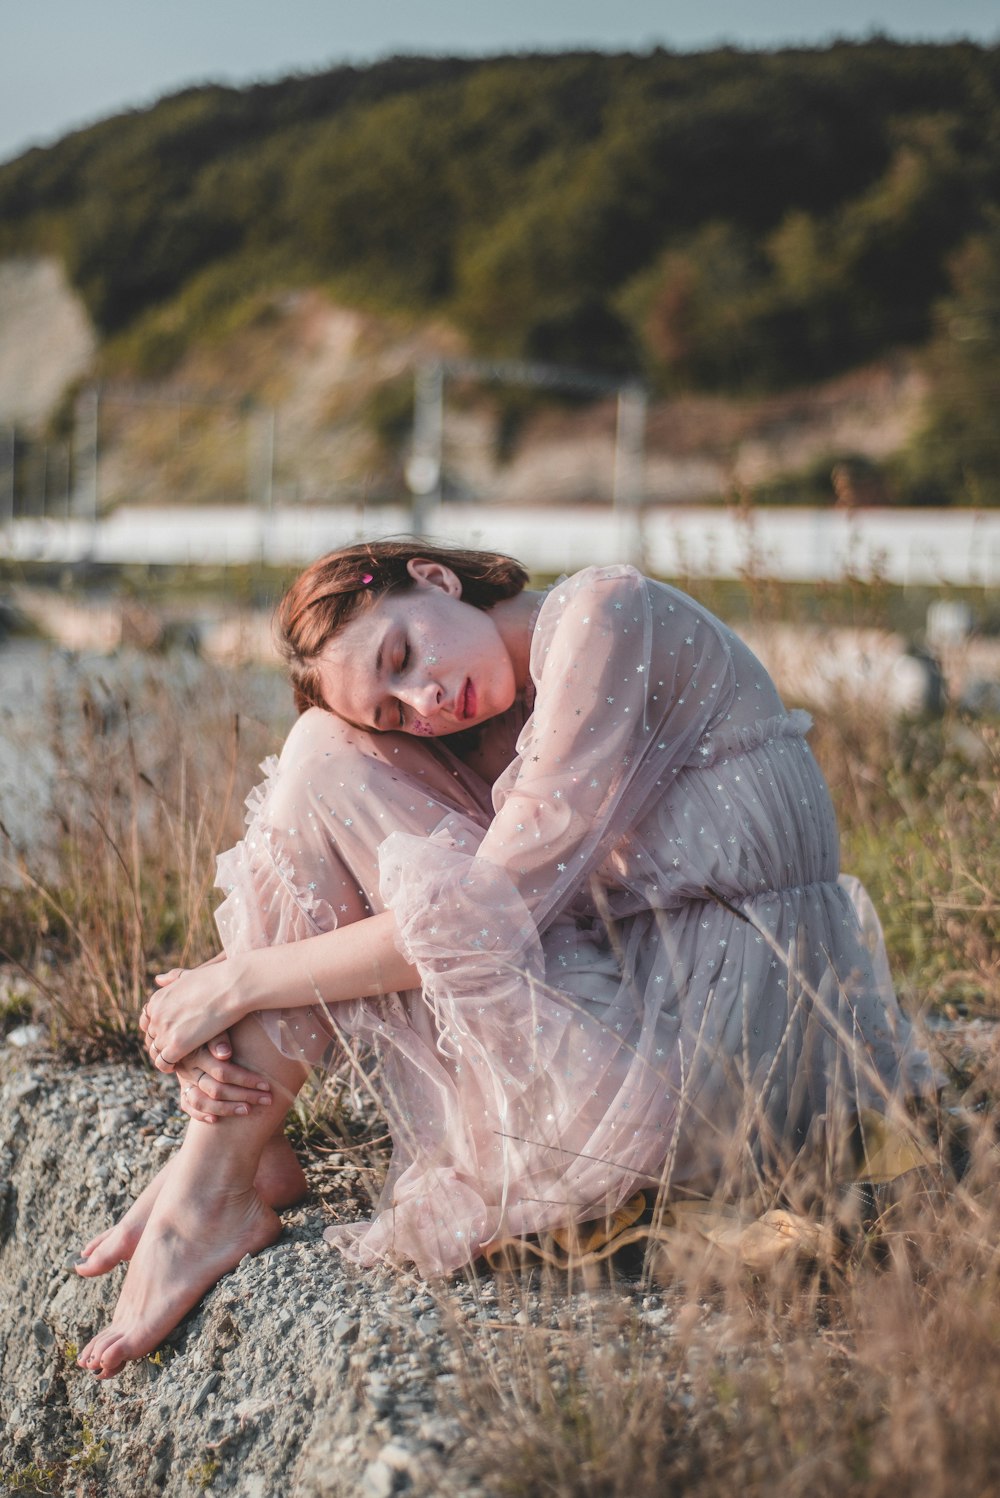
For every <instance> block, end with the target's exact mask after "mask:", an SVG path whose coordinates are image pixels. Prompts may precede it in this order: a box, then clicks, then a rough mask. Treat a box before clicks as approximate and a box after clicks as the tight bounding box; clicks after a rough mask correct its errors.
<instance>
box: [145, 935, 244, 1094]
mask: <svg viewBox="0 0 1000 1498" xmlns="http://www.w3.org/2000/svg"><path fill="white" fill-rule="evenodd" d="M238 966H239V964H238V961H237V960H235V959H232V958H226V957H223V956H220V957H215V958H213V959H212V961H211V962H206V963H204V964H203V965H202V966H201V967H197V968H190V969H186V968H173V969H171V971H170V972H169V973H160V974H159V975H158V976H157V979H156V981H157V983H158V984H159V989H158V991H157V992H156V993H152V994H150V996H149V998H148V999H147V1000H146V1003H145V1004H144V1005H143V1009H142V1013H141V1014H140V1016H139V1028H140V1030H142V1032H143V1034H144V1036H145V1038H146V1050H147V1051H148V1052H149V1058H150V1060H151V1061H152V1063H153V1065H154V1066H155V1067H156V1069H157V1070H158V1071H162V1072H173V1071H176V1069H177V1065H178V1063H179V1062H181V1061H183V1060H184V1059H185V1057H189V1056H191V1054H192V1053H193V1052H194V1051H197V1050H199V1049H200V1048H201V1047H202V1046H205V1045H207V1044H208V1042H210V1041H215V1042H216V1043H217V1044H216V1058H217V1059H223V1058H224V1053H225V1051H226V1050H227V1049H229V1041H228V1037H226V1036H225V1035H224V1033H223V1032H224V1031H226V1030H227V1029H228V1028H229V1026H230V1025H232V1024H235V1023H236V1021H237V1020H240V1019H242V1018H243V1016H244V1014H246V1013H248V1012H249V1008H250V1006H249V1005H247V1004H246V1003H245V1002H243V1001H242V1000H241V998H240V994H239V987H240V985H239V979H238ZM230 1053H231V1052H230ZM206 1070H207V1068H206Z"/></svg>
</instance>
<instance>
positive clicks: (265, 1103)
mask: <svg viewBox="0 0 1000 1498" xmlns="http://www.w3.org/2000/svg"><path fill="white" fill-rule="evenodd" d="M257 1102H258V1103H259V1104H260V1106H261V1107H262V1108H270V1106H271V1094H270V1093H269V1092H266V1093H265V1094H264V1096H263V1097H259V1098H258V1099H257Z"/></svg>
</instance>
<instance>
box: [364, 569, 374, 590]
mask: <svg viewBox="0 0 1000 1498" xmlns="http://www.w3.org/2000/svg"><path fill="white" fill-rule="evenodd" d="M374 576H375V574H374V572H365V573H363V574H362V577H361V581H362V583H363V584H364V586H365V587H366V588H367V586H368V584H369V583H370V582H371V580H372V578H373V577H374Z"/></svg>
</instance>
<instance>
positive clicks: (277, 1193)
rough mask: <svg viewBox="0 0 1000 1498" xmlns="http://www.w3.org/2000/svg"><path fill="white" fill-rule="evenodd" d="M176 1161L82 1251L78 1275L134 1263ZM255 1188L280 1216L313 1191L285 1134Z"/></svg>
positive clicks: (268, 1150) (272, 1146)
mask: <svg viewBox="0 0 1000 1498" xmlns="http://www.w3.org/2000/svg"><path fill="white" fill-rule="evenodd" d="M176 1159H177V1156H176V1155H174V1156H172V1157H171V1159H169V1160H168V1161H167V1163H166V1165H164V1167H163V1169H162V1170H160V1171H158V1172H157V1174H156V1175H155V1176H154V1177H153V1179H152V1180H151V1181H150V1183H149V1185H148V1186H147V1187H146V1189H145V1190H144V1191H143V1192H142V1193H141V1194H140V1195H139V1196H137V1197H136V1199H135V1201H134V1202H133V1203H132V1205H131V1206H130V1207H129V1209H128V1211H127V1212H126V1213H125V1216H124V1217H122V1218H121V1219H120V1220H119V1221H118V1222H116V1223H115V1224H114V1226H113V1227H110V1228H105V1229H104V1231H103V1232H101V1233H98V1234H97V1236H96V1237H95V1238H91V1240H90V1242H89V1243H88V1244H86V1245H85V1246H84V1247H83V1248H82V1249H81V1251H80V1259H79V1261H78V1262H77V1263H76V1264H74V1265H73V1268H74V1269H75V1270H76V1272H77V1274H79V1275H82V1276H83V1277H84V1278H85V1279H94V1278H96V1276H97V1275H99V1274H107V1273H108V1271H109V1270H110V1269H114V1268H116V1267H117V1265H119V1264H125V1263H127V1262H128V1260H129V1259H131V1257H132V1255H133V1254H134V1253H135V1249H136V1244H137V1243H138V1242H139V1239H140V1238H141V1237H142V1230H143V1228H144V1227H145V1226H146V1223H147V1222H148V1221H149V1214H150V1213H151V1212H152V1210H153V1204H154V1202H155V1201H156V1199H157V1197H158V1196H159V1194H160V1190H161V1188H162V1186H163V1183H164V1181H165V1180H166V1179H167V1176H168V1174H169V1173H170V1171H171V1169H172V1168H173V1166H174V1164H175V1162H176ZM253 1184H254V1190H255V1191H256V1192H257V1194H258V1196H259V1197H260V1199H261V1200H262V1201H263V1202H265V1203H266V1205H267V1206H269V1207H273V1208H274V1209H275V1211H278V1212H282V1211H284V1209H285V1208H286V1207H294V1206H295V1204H296V1203H297V1202H300V1201H301V1200H302V1198H303V1197H304V1196H305V1194H306V1192H307V1191H308V1189H309V1188H308V1185H307V1182H306V1178H305V1174H304V1172H303V1170H302V1166H301V1165H300V1164H299V1162H298V1159H297V1157H296V1154H295V1151H294V1150H293V1149H292V1146H291V1145H290V1144H289V1142H288V1140H287V1139H286V1138H285V1136H284V1134H276V1135H275V1136H274V1138H273V1139H269V1140H268V1141H267V1143H266V1144H265V1146H264V1150H263V1153H262V1154H261V1157H260V1164H259V1165H258V1167H257V1174H256V1176H255V1177H254V1183H253Z"/></svg>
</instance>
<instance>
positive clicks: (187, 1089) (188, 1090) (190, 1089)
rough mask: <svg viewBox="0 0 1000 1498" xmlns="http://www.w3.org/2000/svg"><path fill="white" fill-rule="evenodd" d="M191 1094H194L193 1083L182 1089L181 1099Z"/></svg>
mask: <svg viewBox="0 0 1000 1498" xmlns="http://www.w3.org/2000/svg"><path fill="white" fill-rule="evenodd" d="M192 1092H194V1083H193V1082H189V1083H188V1085H187V1087H185V1088H184V1089H183V1091H182V1092H181V1097H183V1098H186V1097H189V1096H190V1094H191V1093H192Z"/></svg>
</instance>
